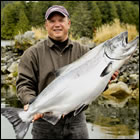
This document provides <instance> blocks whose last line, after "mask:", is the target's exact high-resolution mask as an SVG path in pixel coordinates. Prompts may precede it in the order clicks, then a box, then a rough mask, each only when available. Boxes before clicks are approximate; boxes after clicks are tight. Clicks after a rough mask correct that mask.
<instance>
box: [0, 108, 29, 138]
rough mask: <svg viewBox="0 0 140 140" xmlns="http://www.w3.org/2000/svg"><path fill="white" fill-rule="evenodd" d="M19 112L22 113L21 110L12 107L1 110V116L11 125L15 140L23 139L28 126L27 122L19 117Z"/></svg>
mask: <svg viewBox="0 0 140 140" xmlns="http://www.w3.org/2000/svg"><path fill="white" fill-rule="evenodd" d="M21 112H23V109H19V108H13V107H7V108H1V114H2V115H3V116H5V117H6V118H7V119H8V120H9V122H10V123H11V124H12V125H13V128H14V130H15V133H16V139H23V138H24V136H25V134H26V133H27V131H28V128H29V126H30V122H29V121H28V122H23V121H22V118H21V117H20V116H19V113H21ZM25 113H26V112H25Z"/></svg>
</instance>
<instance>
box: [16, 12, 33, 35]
mask: <svg viewBox="0 0 140 140" xmlns="http://www.w3.org/2000/svg"><path fill="white" fill-rule="evenodd" d="M29 29H30V26H29V20H28V18H27V16H26V14H25V12H24V11H23V10H20V13H19V21H18V23H17V26H16V28H15V35H17V34H18V33H19V32H20V33H24V32H26V31H28V30H29Z"/></svg>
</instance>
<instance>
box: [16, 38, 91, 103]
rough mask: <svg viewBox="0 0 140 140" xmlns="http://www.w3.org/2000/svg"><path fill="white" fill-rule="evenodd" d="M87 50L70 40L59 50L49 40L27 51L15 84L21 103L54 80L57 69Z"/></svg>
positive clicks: (33, 96)
mask: <svg viewBox="0 0 140 140" xmlns="http://www.w3.org/2000/svg"><path fill="white" fill-rule="evenodd" d="M88 50H89V49H88V48H87V47H84V46H82V45H80V44H79V43H77V42H73V41H71V40H68V44H67V46H66V47H64V49H63V50H60V49H59V47H58V46H56V45H55V44H54V43H53V42H52V41H51V40H50V39H49V38H48V39H46V40H44V41H41V42H39V43H37V44H36V45H34V46H32V47H30V48H29V49H27V50H26V51H25V52H24V54H23V55H22V57H21V60H20V63H19V67H18V79H17V82H16V87H17V95H18V97H19V99H20V100H21V102H22V103H23V104H24V105H25V104H28V103H29V102H30V101H31V100H32V99H33V98H35V97H36V96H37V95H38V94H39V93H40V92H41V91H42V90H43V89H44V88H45V87H46V86H47V85H48V84H49V83H50V82H51V81H52V80H54V79H55V77H56V76H55V71H56V70H57V69H59V68H60V67H63V66H65V65H67V64H70V63H72V62H73V61H75V60H77V59H78V58H80V57H81V56H82V55H83V54H85V53H86V52H87V51H88Z"/></svg>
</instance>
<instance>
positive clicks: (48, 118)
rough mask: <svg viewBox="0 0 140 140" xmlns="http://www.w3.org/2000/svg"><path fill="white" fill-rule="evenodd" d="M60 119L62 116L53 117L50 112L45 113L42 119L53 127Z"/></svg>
mask: <svg viewBox="0 0 140 140" xmlns="http://www.w3.org/2000/svg"><path fill="white" fill-rule="evenodd" d="M60 118H61V115H53V114H52V113H50V112H48V113H47V112H46V113H44V115H43V117H42V119H43V120H45V121H47V122H49V123H51V124H53V125H55V124H56V123H57V122H58V121H59V120H60Z"/></svg>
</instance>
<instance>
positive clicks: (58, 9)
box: [45, 5, 69, 20]
mask: <svg viewBox="0 0 140 140" xmlns="http://www.w3.org/2000/svg"><path fill="white" fill-rule="evenodd" d="M53 12H59V13H61V14H62V15H64V16H67V17H69V13H68V11H67V10H66V8H64V7H63V6H60V5H54V6H52V7H50V8H49V9H48V10H47V12H46V14H45V19H46V20H47V19H48V17H49V16H50V15H51V14H52V13H53Z"/></svg>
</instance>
